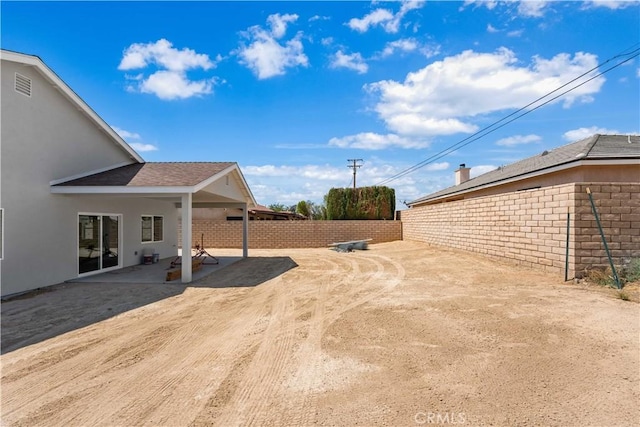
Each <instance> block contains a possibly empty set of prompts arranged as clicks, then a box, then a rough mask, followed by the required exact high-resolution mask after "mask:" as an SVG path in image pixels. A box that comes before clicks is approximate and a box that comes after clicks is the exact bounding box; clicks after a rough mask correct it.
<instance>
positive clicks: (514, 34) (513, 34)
mask: <svg viewBox="0 0 640 427" xmlns="http://www.w3.org/2000/svg"><path fill="white" fill-rule="evenodd" d="M523 34H524V30H513V31H509V32H508V33H507V37H521V36H522V35H523Z"/></svg>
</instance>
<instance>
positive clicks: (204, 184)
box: [194, 163, 258, 207]
mask: <svg viewBox="0 0 640 427" xmlns="http://www.w3.org/2000/svg"><path fill="white" fill-rule="evenodd" d="M234 171H235V172H236V173H237V176H238V177H240V184H241V185H240V186H241V187H242V188H243V189H244V192H245V197H246V200H247V204H249V205H251V204H253V206H252V207H254V206H257V205H258V203H257V202H256V200H255V198H254V197H253V193H252V192H251V189H250V188H249V185H248V184H247V181H246V180H245V179H244V176H243V175H242V171H241V170H240V167H239V166H238V164H237V163H234V164H232V165H230V166H229V167H228V168H226V169H223V170H222V171H220V172H218V173H217V174H215V175H213V176H212V177H210V178H207V179H205V180H204V181H202V182H200V183H199V184H196V185H195V187H194V189H195V191H196V192H198V191H200V190H202V189H204V188H206V187H207V186H208V185H209V184H212V183H213V182H215V181H217V180H219V179H221V178H223V177H224V176H225V175H230V174H231V173H233V172H234Z"/></svg>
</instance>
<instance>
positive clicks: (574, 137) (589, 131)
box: [562, 126, 620, 142]
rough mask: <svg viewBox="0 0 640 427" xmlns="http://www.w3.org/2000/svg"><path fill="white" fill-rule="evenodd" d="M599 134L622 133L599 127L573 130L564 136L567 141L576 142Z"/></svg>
mask: <svg viewBox="0 0 640 427" xmlns="http://www.w3.org/2000/svg"><path fill="white" fill-rule="evenodd" d="M596 133H599V134H601V135H619V134H620V132H619V131H617V130H614V129H607V128H600V127H597V126H591V127H588V128H579V129H573V130H570V131H567V132H565V133H564V134H563V135H562V136H563V138H564V139H565V140H566V141H569V142H575V141H580V140H581V139H585V138H588V137H590V136H592V135H595V134H596Z"/></svg>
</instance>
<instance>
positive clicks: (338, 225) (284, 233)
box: [178, 219, 402, 249]
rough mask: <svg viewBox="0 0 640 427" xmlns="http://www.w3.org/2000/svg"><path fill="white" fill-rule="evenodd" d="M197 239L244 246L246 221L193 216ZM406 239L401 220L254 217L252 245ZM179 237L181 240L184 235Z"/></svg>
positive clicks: (208, 244)
mask: <svg viewBox="0 0 640 427" xmlns="http://www.w3.org/2000/svg"><path fill="white" fill-rule="evenodd" d="M192 233H193V241H194V244H195V243H199V242H200V240H201V236H203V235H204V245H205V247H208V248H241V247H242V221H225V220H222V221H221V220H206V219H194V220H193V230H192ZM369 238H370V239H373V240H372V241H371V242H370V243H383V242H392V241H395V240H402V223H401V222H400V221H250V222H249V248H250V249H278V248H319V247H326V246H327V245H329V244H331V243H334V242H341V241H348V240H361V239H369ZM178 241H181V237H180V239H179V240H178Z"/></svg>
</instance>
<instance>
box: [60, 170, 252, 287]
mask: <svg viewBox="0 0 640 427" xmlns="http://www.w3.org/2000/svg"><path fill="white" fill-rule="evenodd" d="M51 192H52V193H54V194H67V195H75V196H80V197H81V196H83V195H84V196H93V197H95V196H111V197H123V198H126V197H130V198H147V199H155V200H161V201H166V202H169V203H172V204H173V205H174V206H175V208H176V209H181V217H182V239H181V242H180V243H181V247H182V248H183V249H184V248H189V249H191V248H193V247H194V242H193V236H192V210H193V209H194V208H227V209H229V208H235V209H240V210H241V211H242V222H243V227H242V257H243V258H247V257H248V234H249V227H248V221H249V219H248V210H249V209H253V208H254V207H255V206H257V203H256V201H255V199H254V197H253V194H252V193H251V190H250V189H249V186H248V185H247V183H246V181H245V179H244V177H243V175H242V172H241V171H240V168H239V167H238V164H237V163H233V162H181V163H174V162H153V163H138V164H131V165H125V166H122V167H119V168H115V169H111V170H108V171H103V172H98V173H94V174H92V175H89V176H83V177H76V178H74V177H71V178H67V179H63V180H60V181H58V182H52V183H51ZM123 249H124V250H127V248H123ZM190 252H191V251H190V250H186V251H185V250H183V251H182V253H181V256H182V262H181V265H180V268H181V282H182V283H190V282H191V281H192V280H194V272H193V271H192V264H191V253H190ZM169 262H170V261H169ZM159 264H160V263H159ZM145 267H151V266H135V265H134V266H128V267H125V268H124V269H120V270H112V271H110V272H104V273H99V274H98V276H102V275H105V274H110V275H112V276H115V275H117V274H123V273H118V271H121V270H126V269H129V273H134V272H135V273H137V275H138V276H139V277H144V276H146V272H150V271H151V269H148V268H147V269H146V270H145ZM206 267H211V265H208V266H203V270H202V271H203V273H204V272H206V270H207V269H206ZM156 268H158V269H160V268H161V266H157V267H156ZM165 268H166V267H165ZM112 273H113V274H112ZM198 273H200V272H198ZM203 273H201V274H203ZM134 276H135V275H134ZM153 276H154V277H155V276H156V274H154V275H153ZM199 276H200V274H198V275H197V277H199ZM92 278H93V276H89V277H83V278H81V280H84V279H92ZM154 280H157V279H154ZM109 281H113V280H109Z"/></svg>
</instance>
